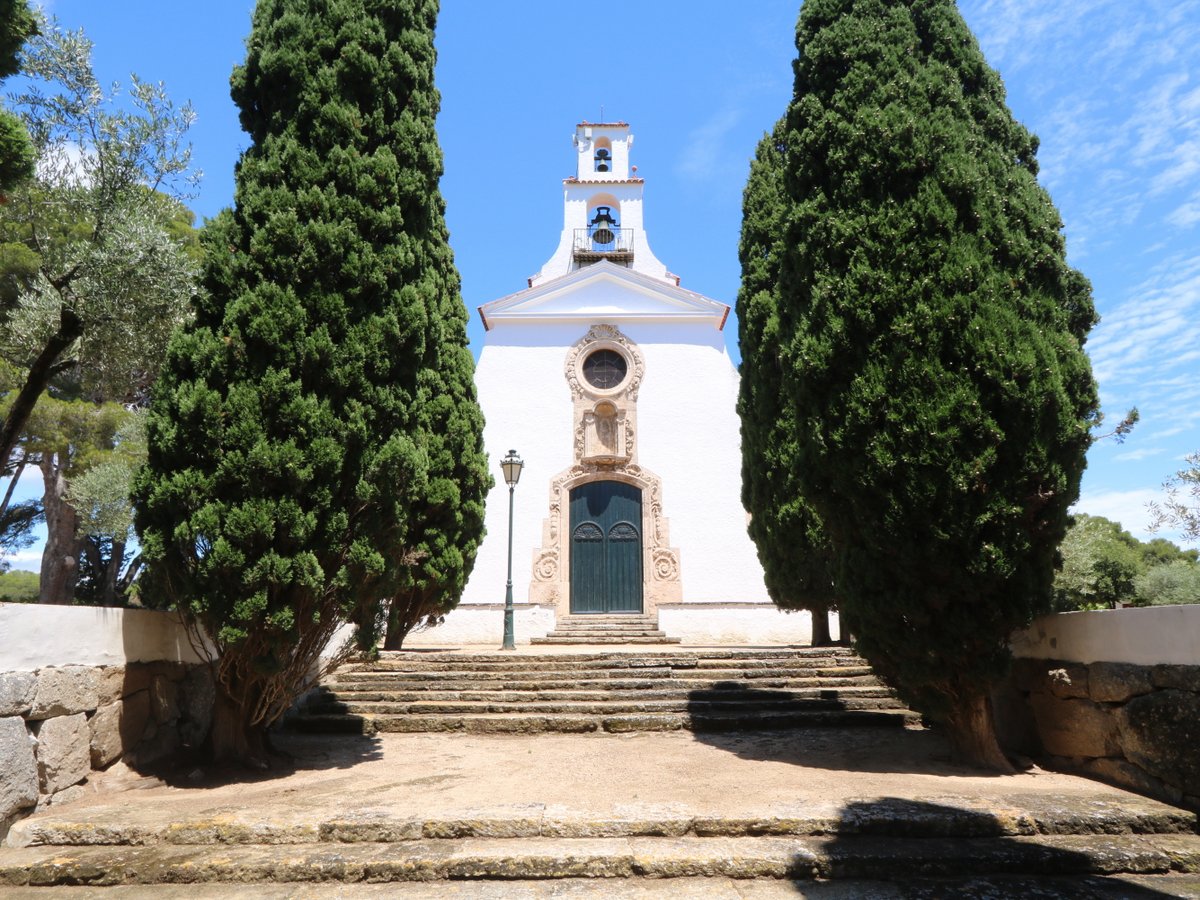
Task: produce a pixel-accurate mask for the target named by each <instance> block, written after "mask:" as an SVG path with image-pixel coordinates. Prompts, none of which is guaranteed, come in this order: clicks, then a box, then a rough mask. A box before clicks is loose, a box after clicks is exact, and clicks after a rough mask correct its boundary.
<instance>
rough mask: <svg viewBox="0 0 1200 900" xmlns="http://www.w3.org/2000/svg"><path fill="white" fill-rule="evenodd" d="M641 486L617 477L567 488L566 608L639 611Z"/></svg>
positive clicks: (640, 597)
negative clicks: (568, 579) (568, 567)
mask: <svg viewBox="0 0 1200 900" xmlns="http://www.w3.org/2000/svg"><path fill="white" fill-rule="evenodd" d="M641 521H642V492H641V490H639V489H638V488H636V487H633V486H632V485H628V484H625V483H623V482H619V481H593V482H590V483H589V484H584V485H580V486H579V487H577V488H575V489H574V490H573V491H571V612H572V613H585V614H586V613H640V612H641V611H642V535H641V527H640V526H641Z"/></svg>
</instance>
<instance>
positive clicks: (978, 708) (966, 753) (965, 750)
mask: <svg viewBox="0 0 1200 900" xmlns="http://www.w3.org/2000/svg"><path fill="white" fill-rule="evenodd" d="M945 726H946V736H947V737H948V738H949V739H950V743H951V745H952V746H953V748H954V754H955V757H956V758H957V759H958V761H959V762H962V763H966V764H967V765H972V766H978V767H979V768H981V769H990V770H992V771H994V772H1002V773H1004V774H1006V775H1011V774H1013V773H1015V772H1016V771H1017V770H1016V769H1015V768H1014V767H1013V764H1012V763H1010V762H1009V761H1008V757H1006V756H1005V755H1004V751H1003V750H1001V749H1000V742H999V741H998V740H997V738H996V721H995V718H994V717H993V716H992V703H991V701H990V700H989V699H988V697H987V696H986V695H984V694H977V695H972V696H970V697H966V698H963V699H961V700H960V701H959V702H958V703H957V704H956V705H955V708H954V710H953V711H952V712H951V714H950V715H949V716H948V717H947V719H946V722H945Z"/></svg>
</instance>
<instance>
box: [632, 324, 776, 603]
mask: <svg viewBox="0 0 1200 900" xmlns="http://www.w3.org/2000/svg"><path fill="white" fill-rule="evenodd" d="M626 334H628V336H629V337H630V338H631V339H632V340H633V341H635V342H636V343H637V344H638V346H639V347H640V348H641V350H642V352H643V353H644V354H645V357H646V373H645V376H644V377H643V379H642V389H641V394H640V396H639V398H638V430H639V444H638V461H639V462H640V463H641V464H642V465H643V466H645V467H646V468H648V469H650V470H651V471H652V472H656V473H657V474H658V475H660V476H661V477H662V480H663V512H664V514H665V515H666V516H667V517H668V518H669V519H670V522H671V545H672V546H675V547H678V548H679V552H680V561H679V562H680V572H681V576H682V581H683V600H684V602H685V603H692V602H712V601H742V602H753V603H769V602H770V598H769V597H768V596H767V590H766V586H765V584H764V583H763V574H762V567H761V566H760V565H759V562H758V555H757V553H756V551H755V548H754V544H753V542H751V540H750V536H749V534H748V533H747V531H746V511H745V509H744V508H743V506H742V500H741V492H742V453H741V437H740V430H739V429H740V424H741V423H740V420H739V419H738V415H737V392H738V375H737V371H736V370H735V369H734V367H733V363H732V361H731V360H730V359H729V355H728V354H727V353H726V351H725V342H724V337H723V335H722V334H721V332H719V331H717V330H716V329H715V328H713V327H711V326H710V325H704V324H693V325H671V326H662V325H643V326H634V325H631V326H630V327H629V328H628V329H627V330H626Z"/></svg>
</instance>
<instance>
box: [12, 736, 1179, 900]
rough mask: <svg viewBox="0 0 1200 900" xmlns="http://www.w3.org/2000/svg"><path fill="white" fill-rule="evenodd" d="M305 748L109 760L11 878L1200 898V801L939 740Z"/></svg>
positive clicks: (116, 891)
mask: <svg viewBox="0 0 1200 900" xmlns="http://www.w3.org/2000/svg"><path fill="white" fill-rule="evenodd" d="M281 743H282V744H283V745H284V746H285V747H286V749H288V750H289V752H291V753H292V754H294V756H295V760H296V767H295V771H293V772H291V773H289V774H286V775H283V776H280V777H274V778H259V779H257V780H253V781H250V782H248V783H241V784H221V783H215V782H213V781H211V780H208V779H207V777H206V776H205V775H204V774H203V773H190V774H194V775H195V778H194V779H189V778H188V777H187V776H188V774H189V773H180V776H179V778H178V780H175V779H172V783H171V784H166V783H162V782H158V781H156V780H152V779H145V778H138V777H137V776H135V775H134V774H133V773H126V774H125V775H122V774H121V773H120V772H111V773H106V775H105V776H103V777H102V778H101V779H99V783H98V784H97V785H95V786H94V788H95V790H94V792H93V793H92V794H91V795H90V796H88V797H87V798H86V799H85V800H82V801H79V802H76V803H73V804H68V805H64V806H61V807H57V808H56V807H51V808H50V809H48V810H46V811H44V812H42V813H40V814H38V815H36V816H33V817H31V818H29V819H26V820H24V821H22V822H19V823H18V824H17V825H15V826H14V827H13V829H12V831H11V832H10V834H9V835H8V838H7V841H6V844H7V846H6V847H4V848H3V849H0V885H7V887H0V893H3V896H5V897H8V896H14V897H40V896H49V894H48V893H47V892H48V891H53V892H54V893H53V896H55V897H67V898H71V897H80V898H84V897H87V898H93V897H110V898H148V897H151V896H153V897H154V898H155V900H172V898H175V897H181V896H183V895H184V893H183V892H185V891H186V892H187V896H188V897H219V898H223V897H248V898H260V897H261V898H283V897H296V898H307V897H312V898H323V897H343V896H345V897H356V896H362V897H374V896H388V897H399V898H401V900H404V898H431V897H439V898H441V897H464V898H480V900H492V898H501V897H503V898H506V900H507V898H518V900H519V898H523V897H527V898H531V900H532V898H539V900H540V898H545V897H556V898H557V897H566V898H575V897H605V898H616V900H622V898H644V897H672V898H674V897H684V898H686V897H699V896H704V897H705V898H708V900H725V898H731V900H732V898H739V900H744V898H748V900H756V898H763V900H767V898H777V897H793V898H794V897H822V898H824V897H864V898H865V897H881V898H885V897H886V898H891V897H950V896H954V897H1098V898H1114V897H1189V896H1193V897H1200V887H1198V881H1200V876H1197V875H1196V874H1195V873H1197V872H1200V837H1197V835H1196V833H1195V829H1196V819H1195V816H1194V815H1192V814H1190V813H1187V812H1184V811H1182V810H1178V809H1175V808H1173V807H1170V806H1166V805H1164V804H1161V803H1157V802H1155V801H1152V800H1148V799H1145V798H1141V797H1138V796H1136V795H1132V794H1129V793H1127V792H1124V791H1121V790H1118V789H1115V788H1109V787H1107V786H1104V785H1101V784H1098V783H1096V782H1092V781H1087V780H1084V779H1081V778H1076V777H1072V776H1066V775H1059V774H1053V773H1049V772H1044V771H1041V770H1037V769H1034V770H1032V771H1030V772H1027V773H1024V774H1021V775H1016V776H1008V777H997V776H991V775H987V774H983V773H979V772H976V771H973V770H969V769H964V768H960V767H957V766H954V765H952V764H951V763H950V762H949V753H948V749H947V748H946V746H945V745H944V744H943V743H942V742H941V740H940V739H939V738H938V737H937V736H936V735H934V734H932V733H930V732H927V731H921V730H911V729H907V730H906V729H874V728H869V729H837V728H831V729H812V730H805V731H778V732H759V733H747V734H715V735H714V734H691V733H687V732H664V733H642V734H623V735H614V734H602V733H599V734H587V735H563V734H541V735H532V736H529V735H525V736H516V735H472V734H459V735H454V736H446V735H439V734H382V735H377V736H375V737H371V738H366V737H336V736H319V735H284V736H283V738H282V741H281ZM116 788H124V790H121V791H120V792H117V791H115V790H114V789H116ZM411 879H418V880H417V881H416V882H414V881H412V880H411ZM383 880H389V881H392V882H393V883H388V884H383V885H379V884H370V883H365V882H372V881H383ZM147 882H149V883H147ZM181 882H186V883H187V884H180V883H181ZM72 884H75V885H83V886H80V887H72V886H70V885H72ZM37 885H48V886H49V885H53V887H38V886H37Z"/></svg>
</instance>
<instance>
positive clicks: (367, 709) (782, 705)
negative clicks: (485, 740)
mask: <svg viewBox="0 0 1200 900" xmlns="http://www.w3.org/2000/svg"><path fill="white" fill-rule="evenodd" d="M903 708H904V706H903V704H901V703H900V701H899V700H896V699H894V698H892V697H877V698H867V699H843V700H834V699H819V698H814V699H807V700H793V699H788V698H780V699H774V698H769V697H764V698H761V699H756V700H723V701H721V700H718V701H713V700H646V701H624V702H621V701H607V702H598V703H597V702H590V703H589V702H582V701H546V700H520V701H515V702H503V701H496V700H483V701H466V702H461V701H460V702H455V701H449V700H442V701H425V702H422V701H418V702H414V703H396V702H388V701H382V702H366V701H346V700H337V699H335V700H331V701H326V702H323V703H316V704H312V705H310V706H309V707H307V710H308V713H309V714H311V715H373V716H380V715H392V716H406V715H442V716H452V715H463V714H473V713H489V714H490V713H526V714H533V713H563V714H566V715H584V716H605V715H618V714H624V713H690V714H692V715H717V714H729V713H742V714H750V713H753V712H764V711H775V712H804V711H807V710H840V709H903Z"/></svg>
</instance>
